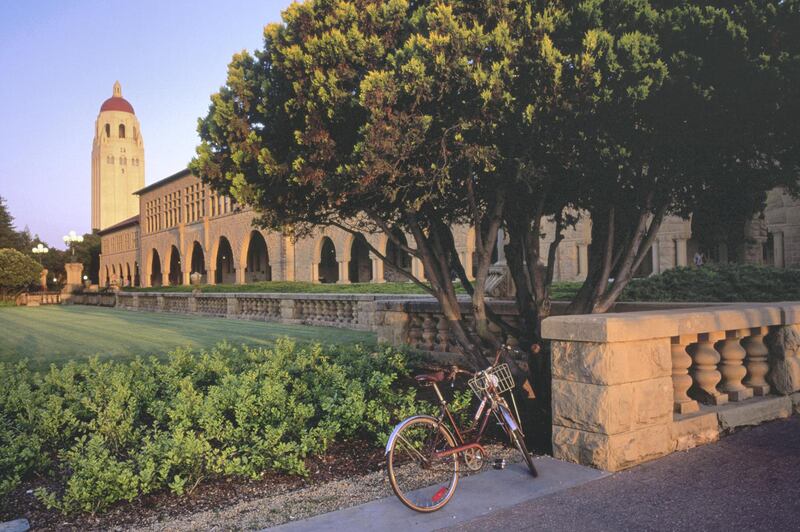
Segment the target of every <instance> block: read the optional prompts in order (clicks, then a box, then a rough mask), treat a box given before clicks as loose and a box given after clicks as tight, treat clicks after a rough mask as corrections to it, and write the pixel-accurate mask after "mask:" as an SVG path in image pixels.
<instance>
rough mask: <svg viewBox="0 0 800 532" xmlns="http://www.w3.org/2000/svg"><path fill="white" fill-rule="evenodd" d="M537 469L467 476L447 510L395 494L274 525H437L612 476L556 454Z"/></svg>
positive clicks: (350, 529)
mask: <svg viewBox="0 0 800 532" xmlns="http://www.w3.org/2000/svg"><path fill="white" fill-rule="evenodd" d="M536 468H537V470H538V471H539V477H538V478H535V479H534V478H532V477H531V476H530V473H529V472H528V469H527V466H525V465H524V464H512V465H510V466H509V467H508V468H507V469H504V470H502V471H497V470H494V469H490V470H488V471H486V472H483V473H480V474H478V475H472V476H469V477H466V478H461V479H459V481H458V488H457V489H456V493H455V495H454V496H453V499H452V500H451V501H450V502H449V503H448V504H447V506H445V507H444V508H443V509H441V510H439V511H438V512H434V513H432V514H421V513H418V512H415V511H413V510H410V509H408V508H406V507H405V506H403V505H402V503H400V501H398V500H397V499H396V498H395V497H390V498H387V499H381V500H378V501H373V502H370V503H367V504H362V505H361V506H355V507H353V508H346V509H344V510H338V511H336V512H331V513H328V514H323V515H318V516H316V517H312V518H310V519H306V520H303V521H297V522H295V523H287V524H285V525H282V526H279V527H277V528H275V529H273V530H280V531H320V530H336V531H342V530H344V531H347V532H356V531H359V530H371V531H374V530H380V531H393V530H398V531H400V530H402V531H406V530H435V529H437V528H443V527H448V526H455V525H459V524H464V523H466V522H467V521H469V520H470V519H475V518H476V517H480V516H482V515H485V514H487V513H490V512H492V511H494V510H496V509H497V508H507V507H510V506H513V505H515V504H517V503H519V502H522V501H530V500H531V499H535V498H537V497H543V496H545V495H550V494H552V493H557V492H559V491H563V490H566V489H569V488H572V487H575V486H577V485H580V484H584V483H586V482H589V481H592V480H596V479H599V478H602V477H604V476H606V475H607V473H603V472H601V471H597V470H595V469H591V468H588V467H583V466H579V465H576V464H571V463H569V462H562V461H560V460H554V459H553V458H550V457H538V458H537V459H536Z"/></svg>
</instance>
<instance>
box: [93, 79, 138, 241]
mask: <svg viewBox="0 0 800 532" xmlns="http://www.w3.org/2000/svg"><path fill="white" fill-rule="evenodd" d="M142 187H144V142H143V140H142V131H141V127H140V125H139V120H138V119H137V118H136V114H135V113H134V110H133V106H132V105H131V104H130V102H129V101H128V100H126V99H125V98H123V97H122V86H121V85H120V83H119V81H117V82H116V83H114V88H113V91H112V95H111V97H110V98H108V99H107V100H106V101H104V102H103V104H102V105H101V106H100V113H99V114H98V115H97V120H96V122H95V131H94V142H93V143H92V228H93V229H105V228H107V227H110V226H112V225H114V224H117V223H119V222H121V221H123V220H126V219H128V218H131V217H132V216H137V215H138V214H139V198H138V197H137V196H136V195H135V194H134V192H136V191H137V190H139V189H140V188H142Z"/></svg>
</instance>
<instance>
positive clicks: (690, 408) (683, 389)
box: [670, 336, 700, 414]
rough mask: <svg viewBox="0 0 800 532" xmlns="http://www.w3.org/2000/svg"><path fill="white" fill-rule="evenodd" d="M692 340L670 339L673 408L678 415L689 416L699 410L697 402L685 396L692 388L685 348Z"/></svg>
mask: <svg viewBox="0 0 800 532" xmlns="http://www.w3.org/2000/svg"><path fill="white" fill-rule="evenodd" d="M693 340H694V338H692V337H689V336H675V337H673V338H672V339H671V344H670V347H671V350H672V392H673V407H674V410H675V412H676V413H678V414H689V413H691V412H697V411H698V410H699V409H700V405H698V404H697V401H695V400H694V399H692V398H691V397H689V395H688V394H687V392H688V391H689V388H691V387H692V377H691V375H689V368H690V367H691V366H692V357H691V356H689V353H688V351H686V347H687V346H688V345H689V344H690V343H691V342H692V341H693Z"/></svg>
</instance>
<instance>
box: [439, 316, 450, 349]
mask: <svg viewBox="0 0 800 532" xmlns="http://www.w3.org/2000/svg"><path fill="white" fill-rule="evenodd" d="M436 317H437V318H438V321H437V322H436V330H437V340H438V342H437V345H438V347H437V350H439V351H441V352H442V353H446V352H448V351H450V325H449V324H448V323H447V320H446V319H445V317H444V316H443V315H441V314H437V315H436Z"/></svg>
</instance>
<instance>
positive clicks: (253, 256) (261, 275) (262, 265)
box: [245, 231, 272, 283]
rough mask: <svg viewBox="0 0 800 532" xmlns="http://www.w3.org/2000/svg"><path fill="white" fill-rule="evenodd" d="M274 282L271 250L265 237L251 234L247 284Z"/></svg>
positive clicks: (246, 274)
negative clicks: (270, 261) (270, 258)
mask: <svg viewBox="0 0 800 532" xmlns="http://www.w3.org/2000/svg"><path fill="white" fill-rule="evenodd" d="M271 280H272V266H270V264H269V250H268V249H267V241H266V240H264V236H263V235H262V234H261V233H260V232H258V231H253V232H251V233H250V243H249V244H248V245H247V271H246V273H245V282H248V283H254V282H258V281H271Z"/></svg>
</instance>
